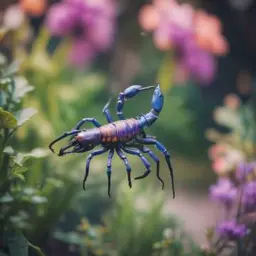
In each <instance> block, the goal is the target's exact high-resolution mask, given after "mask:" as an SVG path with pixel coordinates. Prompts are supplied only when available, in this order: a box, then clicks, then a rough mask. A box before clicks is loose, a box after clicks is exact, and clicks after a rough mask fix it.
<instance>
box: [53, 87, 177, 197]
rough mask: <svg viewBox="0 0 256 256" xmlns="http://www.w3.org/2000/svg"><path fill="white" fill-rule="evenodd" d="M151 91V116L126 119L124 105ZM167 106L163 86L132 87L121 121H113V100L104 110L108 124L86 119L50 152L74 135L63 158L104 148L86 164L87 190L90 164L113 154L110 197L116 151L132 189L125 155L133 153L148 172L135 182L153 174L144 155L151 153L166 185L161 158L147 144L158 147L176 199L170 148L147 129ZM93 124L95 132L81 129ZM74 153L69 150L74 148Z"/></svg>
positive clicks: (126, 95) (123, 97)
mask: <svg viewBox="0 0 256 256" xmlns="http://www.w3.org/2000/svg"><path fill="white" fill-rule="evenodd" d="M151 88H155V90H154V94H153V98H152V108H151V110H150V111H149V112H148V113H147V114H143V115H141V116H139V117H137V118H129V119H125V117H124V116H123V112H122V109H123V106H124V101H125V100H126V99H128V98H131V97H133V96H135V95H136V94H137V93H139V92H141V91H143V90H148V89H151ZM163 103H164V98H163V95H162V93H161V90H160V86H159V85H158V86H156V87H155V86H148V87H142V86H140V85H132V86H130V87H128V88H127V89H126V90H125V91H124V92H121V93H120V94H119V97H118V100H117V108H116V109H117V115H118V117H119V119H120V120H118V121H113V119H112V116H111V114H110V112H109V108H108V107H109V104H110V101H109V102H108V103H107V104H106V106H105V107H104V109H103V113H104V115H105V116H106V119H107V121H108V124H106V125H101V124H100V123H99V122H98V121H97V120H96V119H95V118H84V119H82V120H81V121H79V122H78V123H77V125H76V126H75V127H74V129H73V130H71V131H70V132H65V133H64V134H63V135H61V136H59V137H58V138H57V139H56V140H54V141H53V142H52V143H51V144H50V145H49V147H50V149H51V150H52V151H53V148H52V146H53V144H55V143H56V142H57V141H59V140H61V139H63V138H65V137H68V136H71V139H70V140H69V142H68V144H67V145H66V146H64V147H62V148H61V149H60V150H59V154H58V155H59V156H64V155H67V154H73V153H83V152H87V151H89V150H92V149H93V148H95V147H96V146H99V145H101V148H100V149H98V150H95V151H92V152H91V153H90V154H89V156H88V158H87V161H86V169H85V176H84V181H83V188H84V189H85V181H86V179H87V177H88V175H89V167H90V162H91V160H92V158H93V157H94V156H97V155H100V154H103V153H105V152H107V151H109V155H108V162H107V175H108V194H109V196H110V187H111V171H112V158H113V155H114V152H115V151H116V153H117V155H118V156H119V157H120V158H121V159H122V160H123V162H124V164H125V167H126V171H127V177H128V184H129V186H130V187H131V186H132V182H131V167H130V164H129V162H128V159H127V157H126V156H125V154H124V152H126V153H127V154H132V155H136V156H138V157H139V158H140V159H141V161H142V163H143V164H144V166H145V168H146V171H145V172H144V174H143V175H141V176H138V177H136V178H135V179H142V178H145V177H147V176H148V175H149V173H150V172H151V166H150V163H149V161H148V160H147V159H146V158H145V156H144V155H143V153H145V154H148V156H149V157H151V158H152V159H153V160H154V161H155V162H156V165H157V172H156V174H157V178H158V179H159V180H160V181H161V183H162V188H163V187H164V182H163V180H162V179H161V177H160V175H159V164H160V162H159V159H158V157H157V156H156V155H155V154H154V153H153V152H152V151H151V150H150V149H149V148H147V147H146V145H155V146H156V148H157V149H158V150H160V151H161V152H162V153H163V154H164V156H165V159H166V163H167V165H168V167H169V170H170V174H171V180H172V188H173V197H175V190H174V178H173V169H172V166H171V162H170V155H169V152H168V151H167V150H166V148H165V147H164V146H163V144H161V143H160V142H159V141H157V140H156V139H155V138H154V137H152V136H147V135H146V134H145V132H144V128H145V127H148V126H150V125H152V124H153V123H154V122H155V121H156V120H157V118H158V116H159V114H160V112H161V110H162V107H163ZM86 122H90V123H92V124H94V126H95V128H92V129H88V130H87V129H83V130H81V129H80V127H81V126H82V125H83V124H84V123H86ZM70 148H71V150H68V149H70ZM53 152H54V151H53Z"/></svg>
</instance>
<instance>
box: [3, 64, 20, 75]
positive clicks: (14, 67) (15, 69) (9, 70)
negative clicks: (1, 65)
mask: <svg viewBox="0 0 256 256" xmlns="http://www.w3.org/2000/svg"><path fill="white" fill-rule="evenodd" d="M19 68H20V61H17V60H15V61H13V62H12V63H11V64H10V65H9V67H8V68H7V70H6V72H5V74H4V75H5V76H6V77H7V76H13V75H15V74H16V73H17V72H18V70H19Z"/></svg>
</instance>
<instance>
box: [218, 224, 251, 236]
mask: <svg viewBox="0 0 256 256" xmlns="http://www.w3.org/2000/svg"><path fill="white" fill-rule="evenodd" d="M247 232H248V229H247V228H246V226H245V225H243V224H238V223H237V222H236V221H234V220H229V221H223V222H222V223H220V224H219V225H218V227H217V233H218V234H219V235H220V236H221V237H223V238H227V239H229V240H237V239H239V238H242V237H244V236H245V235H246V234H247Z"/></svg>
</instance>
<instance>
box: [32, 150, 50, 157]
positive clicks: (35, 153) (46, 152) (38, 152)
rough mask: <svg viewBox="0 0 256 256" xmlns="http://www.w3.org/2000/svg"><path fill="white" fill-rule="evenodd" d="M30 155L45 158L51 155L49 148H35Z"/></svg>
mask: <svg viewBox="0 0 256 256" xmlns="http://www.w3.org/2000/svg"><path fill="white" fill-rule="evenodd" d="M28 155H29V156H30V157H34V158H44V157H46V156H48V155H49V150H47V149H44V148H34V149H33V150H32V151H31V152H30V153H28Z"/></svg>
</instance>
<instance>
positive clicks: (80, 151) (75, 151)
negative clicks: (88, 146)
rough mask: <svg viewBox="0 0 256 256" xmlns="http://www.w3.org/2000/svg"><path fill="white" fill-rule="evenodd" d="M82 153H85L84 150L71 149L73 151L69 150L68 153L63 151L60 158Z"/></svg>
mask: <svg viewBox="0 0 256 256" xmlns="http://www.w3.org/2000/svg"><path fill="white" fill-rule="evenodd" d="M83 152H85V151H84V149H81V148H80V149H76V148H75V149H73V150H70V151H64V152H62V156H64V155H69V154H75V153H83Z"/></svg>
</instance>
